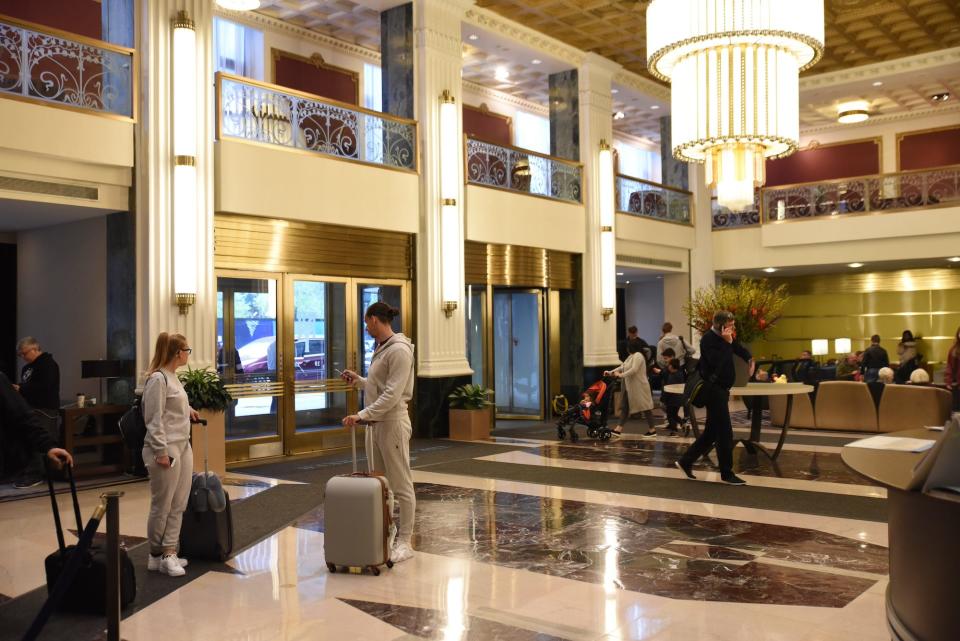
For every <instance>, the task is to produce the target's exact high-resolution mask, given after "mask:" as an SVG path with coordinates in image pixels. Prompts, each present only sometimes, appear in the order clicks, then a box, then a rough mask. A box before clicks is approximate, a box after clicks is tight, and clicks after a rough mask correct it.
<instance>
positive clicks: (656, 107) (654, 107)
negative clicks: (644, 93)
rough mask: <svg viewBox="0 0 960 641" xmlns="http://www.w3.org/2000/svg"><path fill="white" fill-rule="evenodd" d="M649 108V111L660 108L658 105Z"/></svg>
mask: <svg viewBox="0 0 960 641" xmlns="http://www.w3.org/2000/svg"><path fill="white" fill-rule="evenodd" d="M650 108H651V109H659V108H660V105H650Z"/></svg>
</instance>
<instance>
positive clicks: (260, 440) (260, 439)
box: [214, 269, 287, 462]
mask: <svg viewBox="0 0 960 641" xmlns="http://www.w3.org/2000/svg"><path fill="white" fill-rule="evenodd" d="M214 278H215V279H219V278H249V279H253V280H275V281H276V282H277V292H276V294H277V300H276V305H277V310H278V318H277V370H278V371H280V372H282V371H283V367H284V363H285V362H286V360H287V359H285V358H284V355H285V354H284V327H283V325H284V323H283V319H282V317H281V315H280V312H281V311H282V310H283V309H284V307H283V305H284V298H283V274H281V273H277V272H258V271H240V270H232V269H217V270H215V271H214ZM218 290H219V288H218ZM226 307H227V301H226V299H224V311H226ZM230 307H231V308H232V307H233V302H232V301H231V302H230ZM224 316H226V314H224ZM231 316H232V314H231ZM233 333H234V328H233V326H230V327H229V328H228V327H227V323H224V327H223V344H224V345H226V344H227V336H228V335H229V336H233ZM234 347H236V343H235V342H234ZM281 381H282V375H281ZM284 395H285V394H284V391H282V390H281V392H280V394H279V395H276V394H275V395H272V396H279V397H280V402H279V403H278V404H277V433H276V435H273V436H255V437H252V438H238V439H229V438H225V441H226V445H225V451H226V460H227V462H234V461H244V460H247V459H249V458H250V447H251V446H254V445H264V444H267V443H278V444H280V443H282V442H283V439H282V435H283V426H284V424H285V420H284V419H285V414H284V406H285V405H286V403H285V402H284Z"/></svg>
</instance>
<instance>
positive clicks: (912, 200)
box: [761, 165, 960, 222]
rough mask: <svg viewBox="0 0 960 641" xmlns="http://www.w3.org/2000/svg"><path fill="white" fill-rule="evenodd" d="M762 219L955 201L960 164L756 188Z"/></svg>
mask: <svg viewBox="0 0 960 641" xmlns="http://www.w3.org/2000/svg"><path fill="white" fill-rule="evenodd" d="M761 197H762V200H763V212H764V222H774V221H776V222H779V221H787V220H805V219H811V218H817V217H821V216H842V215H847V214H860V213H868V212H886V211H897V210H904V209H930V208H933V207H942V206H945V205H960V165H950V166H946V167H937V168H935V169H924V170H920V171H901V172H897V173H890V174H879V175H876V176H863V177H858V178H846V179H843V180H830V181H824V182H816V183H803V184H799V185H786V186H782V187H769V188H764V189H763V190H761Z"/></svg>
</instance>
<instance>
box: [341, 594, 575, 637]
mask: <svg viewBox="0 0 960 641" xmlns="http://www.w3.org/2000/svg"><path fill="white" fill-rule="evenodd" d="M340 601H342V602H343V603H346V604H348V605H352V606H353V607H355V608H357V609H358V610H361V611H362V612H366V613H367V614H369V615H370V616H373V617H376V618H377V619H379V620H381V621H383V622H384V623H389V624H390V625H392V626H394V627H396V628H399V629H400V630H403V631H404V632H406V633H407V634H409V635H412V636H414V637H416V638H418V639H444V640H446V639H456V640H457V641H565V640H564V639H563V638H562V637H557V636H553V635H550V634H545V633H543V632H537V631H533V630H526V629H524V628H518V627H515V626H512V625H507V624H505V623H498V622H496V621H491V620H489V619H483V618H480V617H476V616H472V615H468V614H464V613H460V614H459V615H458V614H457V613H456V612H452V611H450V610H447V611H442V610H434V609H433V608H416V607H411V606H407V605H394V604H392V603H377V602H375V601H360V600H357V599H344V598H341V599H340Z"/></svg>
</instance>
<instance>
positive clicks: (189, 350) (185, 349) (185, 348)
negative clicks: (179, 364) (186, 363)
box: [180, 347, 193, 354]
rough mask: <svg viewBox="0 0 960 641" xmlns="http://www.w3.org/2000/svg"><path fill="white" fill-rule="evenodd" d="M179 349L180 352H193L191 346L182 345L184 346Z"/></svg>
mask: <svg viewBox="0 0 960 641" xmlns="http://www.w3.org/2000/svg"><path fill="white" fill-rule="evenodd" d="M180 351H181V352H186V353H187V354H193V348H192V347H184V348H183V349H181V350H180Z"/></svg>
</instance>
